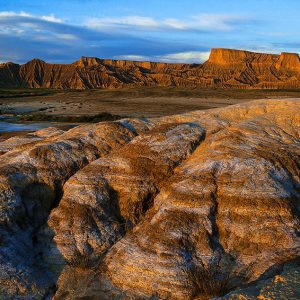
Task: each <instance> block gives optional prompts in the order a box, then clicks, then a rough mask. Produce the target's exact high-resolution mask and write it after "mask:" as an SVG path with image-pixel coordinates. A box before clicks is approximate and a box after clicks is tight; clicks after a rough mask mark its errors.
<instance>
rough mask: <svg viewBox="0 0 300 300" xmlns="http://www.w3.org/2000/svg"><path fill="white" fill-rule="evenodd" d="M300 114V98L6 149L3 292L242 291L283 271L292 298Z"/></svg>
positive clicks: (165, 294) (87, 130)
mask: <svg viewBox="0 0 300 300" xmlns="http://www.w3.org/2000/svg"><path fill="white" fill-rule="evenodd" d="M299 116H300V104H299V101H297V100H266V101H253V102H249V103H244V104H240V105H235V106H230V107H226V108H220V109H213V110H207V111H195V112H189V113H186V114H182V115H175V116H168V117H162V118H156V119H154V118H153V119H150V120H138V119H126V120H121V121H118V122H107V123H99V124H95V125H85V126H79V127H76V128H73V129H71V130H69V131H67V132H65V133H62V134H58V135H54V136H52V137H51V136H49V137H46V136H45V137H44V138H42V140H39V141H35V142H34V143H33V144H24V146H20V147H19V146H17V147H16V148H15V149H12V150H10V151H8V152H7V153H5V154H3V155H2V156H0V164H1V167H0V175H1V183H0V189H1V194H0V199H1V223H0V230H1V231H0V233H1V248H0V282H1V288H0V291H1V292H2V294H1V292H0V295H1V296H2V295H4V296H3V297H4V298H5V299H6V298H7V299H9V297H11V298H16V297H23V298H25V299H27V298H30V297H33V298H37V297H39V296H41V297H42V296H43V297H45V296H49V297H50V296H53V295H54V294H55V296H54V299H82V298H88V299H114V298H115V297H117V298H118V299H153V298H155V299H199V298H200V299H201V297H202V298H203V297H206V298H210V297H215V296H220V297H225V299H238V298H235V297H239V296H238V295H240V296H241V297H247V296H246V295H248V294H249V295H252V294H251V293H253V295H256V294H257V293H258V295H259V294H261V295H262V296H264V295H266V294H265V292H264V291H265V290H266V289H268V287H269V285H270V284H271V287H270V290H271V291H274V293H277V294H276V295H280V291H279V290H278V287H277V284H278V283H280V282H279V281H278V280H279V279H278V278H281V277H278V276H282V277H283V278H286V279H285V280H286V284H289V287H288V289H287V290H286V291H287V292H288V293H290V295H292V296H293V294H292V293H291V292H290V291H291V289H293V288H294V286H295V285H297V282H296V281H295V279H294V278H295V276H296V275H295V274H296V273H297V272H298V271H297V267H298V262H297V260H298V259H299V249H300V247H299V246H300V244H299V236H298V232H299V200H300V176H299V175H300V174H299V161H300V152H299V148H300V147H299V144H300V136H299V132H300V130H299V129H300V118H299ZM23 147H24V148H23ZM280 274H281V275H280ZM285 274H287V275H285ZM276 276H277V277H276ZM285 276H286V277H285ZM289 278H291V279H289ZM277 279H278V280H277ZM275 281H276V282H275ZM280 284H281V283H280ZM278 293H279V294H278ZM226 294H227V295H226ZM274 295H275V294H274ZM276 297H277V296H276ZM278 297H279V296H278ZM271 299H272V298H271ZM274 299H275V298H274Z"/></svg>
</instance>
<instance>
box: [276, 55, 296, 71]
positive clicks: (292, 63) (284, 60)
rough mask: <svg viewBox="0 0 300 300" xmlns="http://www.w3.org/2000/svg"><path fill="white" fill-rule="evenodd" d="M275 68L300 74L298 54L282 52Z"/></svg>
mask: <svg viewBox="0 0 300 300" xmlns="http://www.w3.org/2000/svg"><path fill="white" fill-rule="evenodd" d="M275 67H276V69H285V70H288V71H293V72H300V57H299V55H298V54H297V53H288V52H282V53H281V54H280V56H279V60H278V61H277V62H276V64H275Z"/></svg>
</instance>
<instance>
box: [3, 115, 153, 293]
mask: <svg viewBox="0 0 300 300" xmlns="http://www.w3.org/2000/svg"><path fill="white" fill-rule="evenodd" d="M148 127H151V125H150V124H148V123H147V122H146V121H142V120H141V121H140V120H134V121H132V122H130V121H126V120H124V121H123V122H110V123H109V122H107V123H99V124H94V125H82V126H78V127H76V128H73V129H71V130H69V131H67V132H65V133H63V134H60V135H58V136H56V135H54V136H53V137H48V138H47V137H45V135H44V139H43V140H41V141H36V139H35V142H33V143H30V144H28V143H26V144H23V145H22V146H21V147H20V146H17V147H16V148H15V149H14V150H11V151H9V152H7V153H5V154H3V155H2V156H0V189H1V193H0V206H1V212H0V235H1V247H0V295H1V292H5V293H6V294H7V295H6V294H5V295H6V296H3V297H4V298H6V297H9V295H10V296H12V297H13V298H14V296H13V295H23V294H25V296H26V297H34V295H36V296H37V295H47V293H49V292H50V291H51V288H52V286H53V285H54V284H55V280H56V279H55V278H56V276H57V274H58V273H57V272H59V265H60V264H61V263H62V258H61V255H60V253H59V252H58V251H57V249H56V247H55V245H53V244H51V243H49V241H51V239H52V236H53V234H52V231H51V229H49V228H48V226H47V223H46V222H47V218H48V215H49V212H50V210H51V209H52V208H53V207H54V206H56V205H57V203H58V201H59V200H60V198H61V195H62V187H63V185H64V183H65V182H66V180H67V179H68V178H69V177H70V176H72V175H73V174H74V173H75V172H76V171H78V170H79V169H81V168H83V167H84V166H85V165H87V164H88V163H89V162H91V161H93V160H95V159H97V158H99V157H100V156H103V155H106V154H108V153H109V152H110V151H111V150H113V149H115V148H118V147H120V146H122V145H124V144H125V143H127V142H129V141H130V140H131V139H132V138H134V137H135V136H136V135H137V134H138V132H140V131H145V130H147V129H148ZM44 133H45V132H44ZM35 135H36V136H39V135H40V133H36V134H35ZM4 143H5V142H4ZM54 260H55V261H54ZM2 290H3V291H2ZM26 299H27V298H26Z"/></svg>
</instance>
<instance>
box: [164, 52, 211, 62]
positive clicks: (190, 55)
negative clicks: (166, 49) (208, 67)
mask: <svg viewBox="0 0 300 300" xmlns="http://www.w3.org/2000/svg"><path fill="white" fill-rule="evenodd" d="M209 54H210V52H209V51H208V52H206V51H188V52H179V53H171V54H167V55H162V56H158V57H159V60H160V61H165V62H178V63H180V62H184V63H200V62H204V61H206V60H207V59H208V57H209Z"/></svg>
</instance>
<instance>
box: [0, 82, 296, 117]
mask: <svg viewBox="0 0 300 300" xmlns="http://www.w3.org/2000/svg"><path fill="white" fill-rule="evenodd" d="M29 91H32V90H29ZM33 91H36V90H33ZM37 91H38V90H37ZM10 93H11V94H10V95H9V97H7V96H6V94H4V93H3V91H2V94H1V90H0V110H2V111H3V112H5V113H31V112H35V113H43V114H52V115H96V114H98V113H102V112H108V113H111V114H117V115H121V116H130V117H158V116H165V115H171V114H179V113H184V112H187V111H192V110H201V109H209V108H216V107H224V106H227V105H231V104H237V103H241V102H245V101H250V100H253V99H262V98H273V99H274V98H283V97H294V98H296V97H299V98H300V90H299V91H298V90H296V91H272V90H269V91H268V90H209V89H206V90H205V89H199V90H196V89H194V90H191V89H177V88H159V87H158V88H136V89H121V90H86V91H53V90H47V91H46V92H45V93H44V92H43V93H42V94H39V93H38V92H36V95H33V96H32V92H30V93H28V94H29V95H26V96H23V94H22V96H20V93H19V92H18V91H15V92H14V91H13V92H11V91H10ZM16 96H18V97H16Z"/></svg>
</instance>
